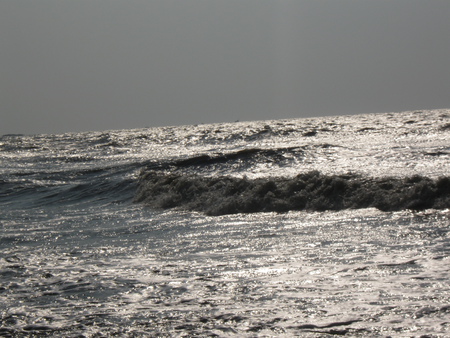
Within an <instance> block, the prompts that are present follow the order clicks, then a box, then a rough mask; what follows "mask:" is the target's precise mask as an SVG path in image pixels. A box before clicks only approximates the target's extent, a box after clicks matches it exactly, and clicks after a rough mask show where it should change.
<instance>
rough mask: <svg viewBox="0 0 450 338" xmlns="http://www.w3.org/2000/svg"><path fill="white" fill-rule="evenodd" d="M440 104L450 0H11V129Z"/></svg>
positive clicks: (4, 96)
mask: <svg viewBox="0 0 450 338" xmlns="http://www.w3.org/2000/svg"><path fill="white" fill-rule="evenodd" d="M434 108H450V1H449V0H426V1H424V0H159V1H156V0H76V1H71V0H1V1H0V115H1V122H0V135H1V134H6V133H25V134H30V133H60V132H67V131H87V130H106V129H123V128H139V127H146V126H162V125H180V124H197V123H212V122H226V121H234V120H241V121H243V120H262V119H280V118H291V117H309V116H319V115H340V114H357V113H374V112H387V111H403V110H416V109H434Z"/></svg>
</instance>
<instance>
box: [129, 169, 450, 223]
mask: <svg viewBox="0 0 450 338" xmlns="http://www.w3.org/2000/svg"><path fill="white" fill-rule="evenodd" d="M134 201H135V202H136V203H144V204H146V205H148V206H150V207H152V208H157V209H168V208H181V209H185V210H190V211H199V212H204V213H205V214H207V215H223V214H234V213H255V212H287V211H290V210H309V211H324V210H342V209H359V208H370V207H375V208H378V209H380V210H382V211H394V210H403V209H412V210H424V209H430V208H434V209H445V208H449V207H450V177H441V178H438V179H435V180H433V179H430V178H427V177H423V176H417V175H416V176H412V177H407V178H395V177H385V178H370V177H363V176H360V175H354V174H348V175H324V174H321V173H320V172H318V171H311V172H308V173H303V174H299V175H297V176H296V177H293V178H279V177H272V178H270V177H269V178H257V179H247V178H245V177H244V178H235V177H229V176H222V177H205V176H200V175H191V174H178V173H165V172H163V171H158V170H148V171H143V172H142V173H141V175H140V178H139V183H138V190H137V193H136V195H135V199H134Z"/></svg>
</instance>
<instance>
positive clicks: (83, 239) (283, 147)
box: [0, 111, 450, 337]
mask: <svg viewBox="0 0 450 338" xmlns="http://www.w3.org/2000/svg"><path fill="white" fill-rule="evenodd" d="M449 123H450V112H449V111H424V112H421V113H418V112H406V113H392V114H376V115H361V116H343V117H328V118H317V119H301V120H283V121H261V122H248V123H246V122H240V123H234V124H216V125H198V126H182V127H166V128H154V129H139V130H123V131H111V132H105V133H79V134H64V135H37V136H4V137H2V138H1V140H0V151H1V154H2V156H1V157H0V163H1V166H0V174H1V177H0V182H1V185H0V206H1V209H2V213H1V215H0V220H1V227H2V232H1V237H0V250H1V251H0V252H1V256H0V274H1V281H0V297H1V300H0V311H1V322H0V335H3V336H36V335H43V336H57V337H60V336H65V337H79V336H85V337H99V336H100V337H101V336H114V335H116V336H129V337H135V336H167V337H172V336H180V337H181V336H221V337H227V336H239V337H255V336H261V337H263V336H280V337H282V336H285V337H291V336H311V337H316V336H317V337H319V336H324V335H338V334H340V335H348V336H404V337H411V336H421V335H432V336H442V337H445V336H448V335H449V332H450V327H449V326H450V281H449V276H450V272H449V259H450V245H449V237H450V234H449V225H450V221H449V220H450V213H449V209H448V207H447V208H443V209H439V210H436V209H424V210H420V211H414V210H408V209H404V210H398V211H389V212H386V211H380V210H378V209H376V208H363V209H343V210H337V211H321V212H318V211H304V210H303V211H302V210H292V211H286V212H283V213H275V212H257V213H246V214H243V213H238V214H230V215H222V216H207V215H205V214H204V213H202V212H195V211H188V210H186V209H184V208H183V206H179V207H175V208H169V209H162V208H154V207H148V206H146V205H145V204H140V203H133V199H135V196H136V191H137V189H138V177H139V174H140V172H141V170H142V169H144V170H157V171H158V172H159V173H160V174H161V175H181V176H182V175H186V177H188V176H192V175H195V177H198V176H200V177H209V178H211V177H212V178H217V177H235V178H239V179H240V178H243V177H245V178H246V179H248V180H252V179H271V178H275V177H286V178H292V177H295V176H296V175H298V174H300V173H305V172H310V171H311V170H318V171H319V172H320V173H322V174H324V175H345V174H349V173H351V174H356V175H359V176H360V177H368V178H369V177H370V178H383V177H387V176H393V177H397V178H402V179H403V178H408V177H412V176H413V175H421V176H423V177H428V178H432V179H438V178H439V177H443V176H448V174H449V172H448V168H449V164H450V146H449V144H450V143H449V141H450V127H449V125H450V124H449ZM248 149H256V150H255V151H252V152H250V153H251V156H240V155H239V156H236V155H235V154H238V153H239V152H242V151H244V152H243V153H240V154H247V155H248V154H250V153H249V152H248V151H247V152H246V151H245V150H248ZM218 158H223V160H220V161H217V159H218ZM199 159H200V160H199ZM211 159H213V160H212V161H211Z"/></svg>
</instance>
